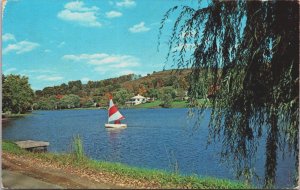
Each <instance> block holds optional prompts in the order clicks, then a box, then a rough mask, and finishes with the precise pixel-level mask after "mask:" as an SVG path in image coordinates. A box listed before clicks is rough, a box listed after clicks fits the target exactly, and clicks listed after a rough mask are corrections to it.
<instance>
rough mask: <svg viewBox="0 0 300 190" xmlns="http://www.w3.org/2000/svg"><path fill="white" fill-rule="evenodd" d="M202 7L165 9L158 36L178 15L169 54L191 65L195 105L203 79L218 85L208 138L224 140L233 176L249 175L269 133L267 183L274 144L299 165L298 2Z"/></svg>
mask: <svg viewBox="0 0 300 190" xmlns="http://www.w3.org/2000/svg"><path fill="white" fill-rule="evenodd" d="M199 7H200V8H196V9H195V8H192V7H188V6H183V7H179V6H175V7H173V8H171V9H170V10H169V11H167V12H166V14H165V16H164V18H163V19H162V25H161V28H160V34H161V33H162V31H163V29H164V26H165V22H166V20H167V19H168V18H169V17H170V16H171V15H172V14H173V15H175V14H177V13H178V14H177V15H178V16H177V17H176V18H175V19H174V20H175V24H174V27H173V31H172V35H171V37H170V39H169V52H170V53H169V54H168V56H167V57H168V58H169V57H171V58H173V62H174V63H176V64H177V66H178V67H179V68H183V67H188V68H191V69H192V74H191V77H190V81H189V83H190V90H189V95H190V97H191V101H192V103H195V102H197V101H195V100H197V98H199V94H205V93H207V88H201V84H199V83H200V81H201V78H202V77H205V78H206V79H207V80H206V81H204V82H205V83H207V84H208V85H207V86H210V85H213V86H220V88H219V89H218V90H217V91H216V92H215V95H214V96H213V97H212V101H211V102H212V105H213V107H212V114H211V122H209V125H210V126H209V129H210V138H212V139H216V138H222V142H223V148H222V150H221V155H222V156H223V158H225V159H229V160H232V161H233V163H234V166H235V169H236V171H237V176H244V177H246V179H250V178H251V176H252V172H253V170H251V169H252V168H251V166H252V165H253V161H254V160H255V159H253V158H255V155H256V149H257V146H258V142H259V140H260V139H261V137H262V134H263V132H262V131H265V132H266V135H267V139H266V143H265V148H266V152H265V154H266V160H265V186H271V185H273V184H274V183H275V176H276V165H277V158H278V157H279V156H280V155H279V149H281V150H285V151H288V152H289V153H291V154H292V155H293V156H294V157H295V158H296V159H295V160H296V162H295V164H296V166H297V167H298V163H299V162H298V161H299V156H298V155H299V149H298V145H299V144H298V143H299V142H298V135H299V128H298V126H299V108H298V106H299V94H298V93H299V3H298V2H297V1H263V2H262V1H245V0H242V1H218V0H216V1H212V2H210V3H209V5H208V6H207V7H203V6H202V8H201V6H199ZM177 11H178V12H177ZM178 47H179V48H180V49H179V50H174V49H175V48H177V49H178ZM188 47H191V48H190V49H191V50H192V53H191V52H190V51H189V50H190V49H188ZM208 74H211V75H212V77H211V78H210V79H209V77H207V76H208ZM201 91H202V93H200V92H201ZM202 110H203V109H202ZM200 112H201V109H200ZM297 167H296V168H297Z"/></svg>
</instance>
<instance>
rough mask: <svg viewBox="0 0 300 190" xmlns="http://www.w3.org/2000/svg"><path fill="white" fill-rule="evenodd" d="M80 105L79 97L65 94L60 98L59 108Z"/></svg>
mask: <svg viewBox="0 0 300 190" xmlns="http://www.w3.org/2000/svg"><path fill="white" fill-rule="evenodd" d="M79 106H80V97H79V96H77V95H74V94H70V95H66V96H64V97H63V98H62V99H60V107H61V108H78V107H79Z"/></svg>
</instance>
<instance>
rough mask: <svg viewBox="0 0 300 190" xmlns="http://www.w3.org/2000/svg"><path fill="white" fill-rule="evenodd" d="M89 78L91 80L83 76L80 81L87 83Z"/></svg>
mask: <svg viewBox="0 0 300 190" xmlns="http://www.w3.org/2000/svg"><path fill="white" fill-rule="evenodd" d="M89 80H91V79H89V78H88V77H83V78H82V79H81V82H82V83H87V82H88V81H89Z"/></svg>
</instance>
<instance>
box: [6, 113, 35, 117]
mask: <svg viewBox="0 0 300 190" xmlns="http://www.w3.org/2000/svg"><path fill="white" fill-rule="evenodd" d="M30 114H31V113H16V114H14V113H13V114H4V113H3V114H2V118H18V117H25V116H28V115H30Z"/></svg>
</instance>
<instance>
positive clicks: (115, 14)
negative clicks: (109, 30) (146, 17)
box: [105, 11, 122, 18]
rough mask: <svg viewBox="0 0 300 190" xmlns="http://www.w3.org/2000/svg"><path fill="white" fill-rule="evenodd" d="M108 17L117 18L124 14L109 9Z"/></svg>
mask: <svg viewBox="0 0 300 190" xmlns="http://www.w3.org/2000/svg"><path fill="white" fill-rule="evenodd" d="M105 15H106V17H107V18H116V17H120V16H122V13H121V12H118V11H109V12H106V13H105Z"/></svg>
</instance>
